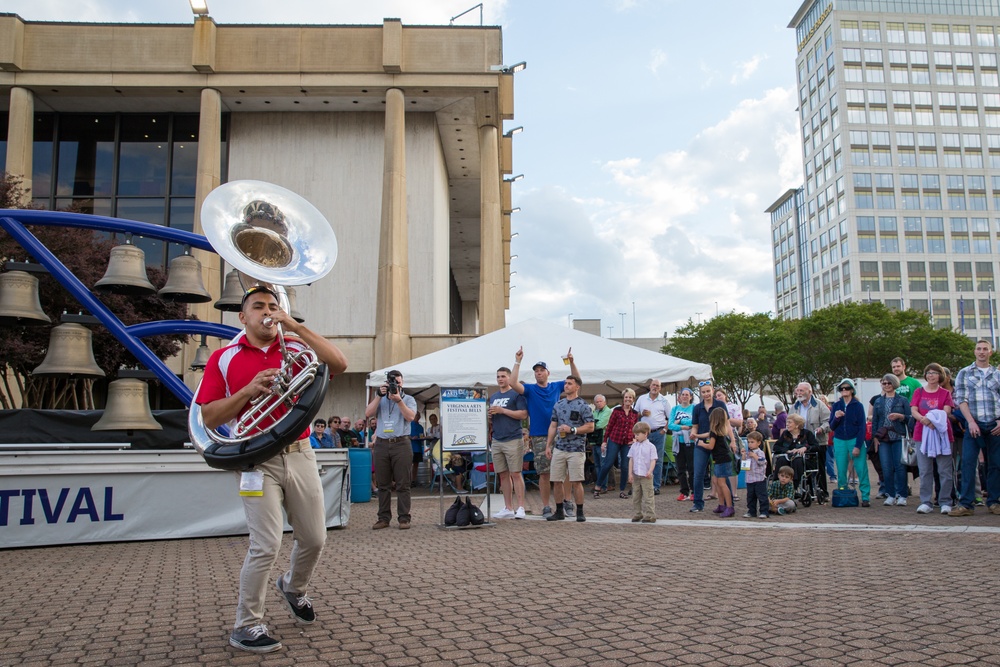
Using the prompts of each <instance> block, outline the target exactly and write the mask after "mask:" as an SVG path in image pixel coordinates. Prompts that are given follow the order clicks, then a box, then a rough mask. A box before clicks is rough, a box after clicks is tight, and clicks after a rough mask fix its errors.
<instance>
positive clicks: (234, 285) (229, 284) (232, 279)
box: [215, 270, 243, 313]
mask: <svg viewBox="0 0 1000 667" xmlns="http://www.w3.org/2000/svg"><path fill="white" fill-rule="evenodd" d="M242 302H243V285H242V284H241V283H240V273H239V271H235V270H234V271H230V272H229V273H227V274H226V285H225V287H224V288H223V290H222V297H220V298H219V300H218V301H216V302H215V308H216V310H221V311H224V312H228V313H238V312H240V304H241V303H242Z"/></svg>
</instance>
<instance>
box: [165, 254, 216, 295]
mask: <svg viewBox="0 0 1000 667" xmlns="http://www.w3.org/2000/svg"><path fill="white" fill-rule="evenodd" d="M157 294H159V296H160V298H161V299H163V300H164V301H177V302H180V303H205V302H206V301H211V300H212V295H211V294H209V292H208V290H207V289H205V285H204V283H202V282H201V262H199V261H198V259H197V258H195V257H192V256H191V255H188V254H183V255H178V256H177V257H174V258H173V259H172V260H170V271H169V273H168V274H167V284H166V285H164V286H163V289H161V290H160V291H159V292H157Z"/></svg>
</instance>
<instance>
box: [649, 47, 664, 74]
mask: <svg viewBox="0 0 1000 667" xmlns="http://www.w3.org/2000/svg"><path fill="white" fill-rule="evenodd" d="M666 63H667V54H666V53H664V52H663V51H662V50H661V49H653V50H652V51H650V52H649V65H648V67H649V69H650V71H651V72H652V73H653V74H656V73H657V71H658V70H659V69H660V68H661V67H663V66H664V65H665V64H666Z"/></svg>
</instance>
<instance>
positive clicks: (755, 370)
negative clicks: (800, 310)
mask: <svg viewBox="0 0 1000 667" xmlns="http://www.w3.org/2000/svg"><path fill="white" fill-rule="evenodd" d="M773 329H774V325H773V321H772V319H771V317H770V315H768V314H766V313H756V314H753V315H747V314H745V313H725V314H723V315H719V316H718V317H714V318H712V319H710V320H708V321H706V322H703V323H701V324H694V323H693V322H691V320H688V323H687V324H686V325H684V326H683V327H681V328H680V329H677V331H675V332H674V336H673V337H672V338H670V339H669V340H668V341H667V344H666V345H665V346H664V347H663V350H664V351H665V352H666V353H667V354H671V355H674V356H677V357H681V358H684V359H692V360H695V361H700V362H702V363H707V364H711V366H712V375H713V376H714V377H715V379H716V384H717V386H720V387H722V388H723V389H725V390H726V393H727V394H728V395H729V397H730V399H731V400H733V401H735V402H737V403H739V404H740V405H741V406H744V407H745V406H746V404H747V401H748V400H749V399H750V397H751V396H753V395H754V394H755V393H756V392H757V390H758V389H759V388H760V387H761V383H762V380H763V378H764V377H765V376H766V373H767V368H768V366H769V365H770V364H771V359H770V354H772V353H773V351H774V350H773V346H772V343H771V340H770V337H771V335H772V331H773Z"/></svg>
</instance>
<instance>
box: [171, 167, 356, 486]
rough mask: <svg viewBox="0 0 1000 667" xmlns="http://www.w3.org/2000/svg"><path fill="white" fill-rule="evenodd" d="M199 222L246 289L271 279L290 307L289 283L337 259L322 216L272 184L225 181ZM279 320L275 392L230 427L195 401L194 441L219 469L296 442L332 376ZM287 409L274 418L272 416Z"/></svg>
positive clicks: (318, 273) (246, 463) (249, 463)
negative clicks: (290, 343) (207, 416)
mask: <svg viewBox="0 0 1000 667" xmlns="http://www.w3.org/2000/svg"><path fill="white" fill-rule="evenodd" d="M201 221H202V226H203V227H204V230H205V236H206V237H207V238H208V240H209V242H210V243H211V244H212V247H213V248H215V251H216V252H217V253H219V255H221V256H222V258H223V259H225V260H226V261H227V262H229V263H230V264H231V265H232V266H233V268H235V269H236V270H237V271H238V272H239V274H240V281H241V282H242V283H243V287H244V289H248V288H250V287H252V286H253V285H255V284H258V285H266V286H267V287H268V288H269V289H271V290H272V291H274V292H275V293H276V294H277V295H278V303H279V305H280V306H281V308H282V310H284V311H285V312H289V304H288V297H287V295H286V293H285V286H286V285H307V284H309V283H312V282H315V281H316V280H319V279H320V278H322V277H323V276H325V275H326V274H327V273H329V272H330V270H331V269H332V268H333V265H334V263H335V262H336V261H337V239H336V237H335V236H334V234H333V229H332V228H331V227H330V223H329V222H327V220H326V218H325V217H323V214H322V213H320V212H319V210H317V209H316V207H315V206H313V205H312V204H310V203H309V202H307V201H306V200H305V199H303V198H302V197H300V196H299V195H297V194H295V193H294V192H291V191H290V190H286V189H285V188H282V187H280V186H277V185H274V184H272V183H264V182H262V181H233V182H231V183H226V184H225V185H221V186H219V187H218V188H216V189H215V190H213V191H212V192H211V193H209V195H208V196H207V197H206V198H205V202H204V203H203V204H202V207H201ZM266 322H267V320H265V323H266ZM275 326H277V327H278V332H277V336H278V341H279V342H280V345H281V354H282V363H281V368H280V372H279V374H278V375H277V376H276V377H275V380H274V382H273V383H272V385H271V393H270V394H264V395H263V396H261V397H259V398H258V399H255V400H254V401H252V402H251V407H250V409H249V410H247V411H246V413H244V414H243V415H241V416H240V417H239V418H238V419H237V420H234V421H233V422H230V423H229V424H228V425H227V430H228V432H223V431H222V430H220V429H210V428H208V427H206V426H205V422H204V420H203V418H202V413H201V406H199V405H198V404H196V403H194V402H192V404H191V411H190V414H189V416H188V431H189V433H190V435H191V442H192V444H193V445H194V447H195V449H197V450H198V452H199V453H200V454H201V455H202V456H204V457H205V461H206V462H207V463H208V465H209V466H211V467H213V468H219V469H221V470H246V469H248V468H251V467H253V466H254V465H257V464H258V463H261V462H263V461H266V460H268V459H269V458H271V457H273V456H275V455H276V454H278V453H279V452H280V451H281V450H282V449H283V448H285V447H287V446H288V445H289V444H291V443H292V442H294V441H295V440H296V439H297V438H298V437H299V435H300V434H301V433H302V432H303V431H304V430H305V429H306V428H307V427H308V426H309V424H310V423H311V422H312V419H313V417H315V416H316V413H318V412H319V408H320V406H321V404H322V402H323V398H324V396H325V395H326V388H327V384H328V382H329V372H328V370H327V367H326V364H323V363H321V362H320V360H319V358H318V357H317V355H316V353H315V352H313V351H312V350H310V349H306V350H305V351H303V352H300V353H297V354H295V353H292V352H291V351H289V350H287V349H286V348H285V344H284V336H283V331H282V330H281V325H280V324H276V325H275ZM242 335H243V334H240V336H242ZM237 338H238V337H237ZM234 340H235V339H234ZM200 389H201V383H199V384H198V390H200ZM198 390H196V391H195V396H196V397H197V395H198ZM282 410H284V413H283V414H281V416H280V418H278V419H277V420H275V418H274V417H273V415H275V414H276V412H278V413H280V412H281V411H282Z"/></svg>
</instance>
